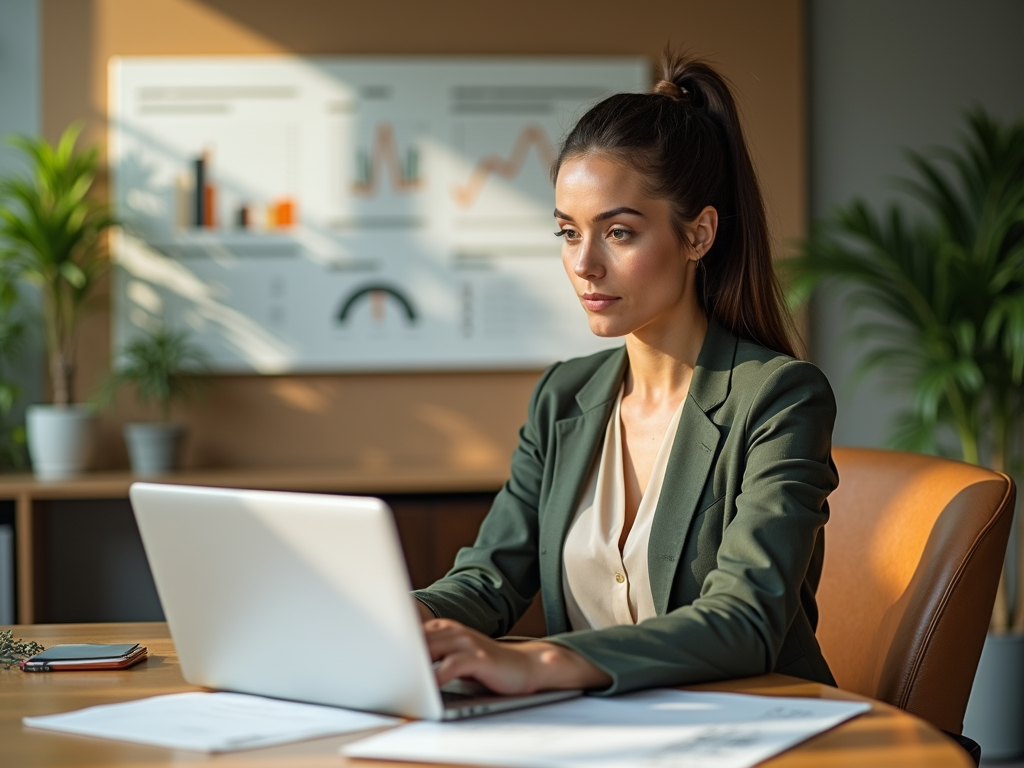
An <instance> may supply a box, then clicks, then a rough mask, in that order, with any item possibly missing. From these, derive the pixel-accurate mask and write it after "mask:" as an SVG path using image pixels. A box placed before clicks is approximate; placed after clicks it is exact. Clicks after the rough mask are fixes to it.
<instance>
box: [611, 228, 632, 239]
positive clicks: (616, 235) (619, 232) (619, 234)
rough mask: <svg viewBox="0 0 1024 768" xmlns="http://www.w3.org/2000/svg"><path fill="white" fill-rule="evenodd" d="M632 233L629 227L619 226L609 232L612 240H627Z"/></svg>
mask: <svg viewBox="0 0 1024 768" xmlns="http://www.w3.org/2000/svg"><path fill="white" fill-rule="evenodd" d="M631 234H633V233H632V232H630V231H629V230H628V229H620V228H618V227H616V228H615V229H613V230H612V231H611V232H609V233H608V235H609V237H611V238H612V240H625V239H626V238H628V237H629V236H630V235H631Z"/></svg>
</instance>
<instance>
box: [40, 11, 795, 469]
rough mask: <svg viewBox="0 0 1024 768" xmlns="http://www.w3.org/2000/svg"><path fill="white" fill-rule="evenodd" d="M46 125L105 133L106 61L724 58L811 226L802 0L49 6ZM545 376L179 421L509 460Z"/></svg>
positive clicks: (271, 451)
mask: <svg viewBox="0 0 1024 768" xmlns="http://www.w3.org/2000/svg"><path fill="white" fill-rule="evenodd" d="M42 40H43V125H44V131H45V133H46V134H47V135H48V136H50V137H51V138H52V137H55V136H56V135H58V134H59V132H60V131H61V130H62V129H63V128H64V127H65V126H66V125H67V124H68V123H69V122H71V121H72V120H75V119H84V120H85V122H86V133H85V135H86V137H87V138H88V139H90V140H92V141H95V142H100V143H102V142H104V141H105V109H106V64H107V60H108V58H109V57H110V56H114V55H142V54H272V53H300V54H321V55H323V54H384V55H393V54H447V55H452V54H456V55H457V54H467V55H469V54H472V55H486V54H504V55H508V54H524V55H529V54H544V55H552V54H554V55H558V54H566V55H574V54H590V55H600V54H633V55H635V54H641V55H647V56H650V57H652V58H654V57H656V56H657V55H658V54H659V53H660V51H661V50H662V49H663V47H664V46H665V44H666V43H667V42H669V41H671V42H672V43H673V44H675V45H678V46H682V47H687V48H691V49H693V50H694V51H695V52H697V53H700V54H702V55H706V56H708V57H710V58H711V59H712V61H714V62H715V63H716V64H717V65H718V66H719V67H720V69H721V70H722V71H723V72H724V73H725V74H726V75H727V76H728V77H729V78H730V79H731V80H732V82H733V84H734V85H735V87H736V91H737V95H738V98H739V101H740V105H741V109H742V112H743V116H744V118H745V121H746V129H747V135H748V137H749V139H750V143H751V145H752V149H753V153H754V156H755V162H756V163H757V164H758V167H759V170H760V173H761V178H762V181H763V183H764V187H765V190H766V192H767V195H768V198H769V210H770V214H771V217H772V225H773V231H774V235H775V237H776V240H777V241H778V242H780V243H781V244H783V245H784V244H785V243H787V242H788V241H790V240H791V239H792V238H794V237H798V236H800V235H801V234H802V233H803V232H804V229H805V225H806V221H805V210H806V178H805V176H806V159H805V155H806V152H805V147H806V127H805V60H804V15H803V3H802V2H800V0H773V2H770V3H766V2H763V1H762V0H717V1H716V2H707V1H706V0H704V1H702V2H694V1H693V0H662V1H660V2H658V1H654V0H633V2H629V3H622V2H614V3H613V2H606V1H605V0H571V1H565V2H560V3H552V2H550V1H548V2H542V1H539V0H516V2H503V3H499V2H480V1H479V0H475V1H473V2H470V1H468V0H435V1H434V2H430V3H426V2H423V1H422V0H388V1H387V2H379V3H369V2H352V1H350V0H287V2H284V1H282V0H277V1H272V0H44V2H43V13H42ZM109 328H110V317H109V310H108V302H107V298H106V296H101V297H99V298H98V300H97V302H96V311H95V312H94V313H93V314H92V315H91V317H90V318H89V320H88V321H87V323H86V324H85V327H84V328H83V335H82V339H81V345H80V346H81V351H80V375H79V379H78V386H77V389H78V391H77V395H78V397H79V398H84V397H87V396H88V395H89V394H91V392H92V391H93V390H94V388H95V386H96V383H97V381H98V380H99V378H100V377H101V376H102V375H103V374H104V373H105V371H106V370H107V368H108V365H109V355H110V333H109ZM536 377H537V372H536V371H516V372H507V373H458V374H455V373H431V374H387V375H383V374H382V375H364V374H361V375H345V376H342V375H332V376H327V375H324V376H287V377H257V376H230V377H228V376H225V377H218V378H216V379H215V380H214V382H213V384H212V386H211V387H210V388H209V389H208V392H207V394H206V397H205V398H204V399H203V400H202V401H201V402H199V403H197V404H195V405H193V406H191V407H190V408H188V409H187V410H182V412H181V413H180V414H179V417H180V418H181V419H182V420H183V421H186V422H187V423H188V424H189V426H190V429H191V437H190V442H189V446H188V450H187V452H186V457H185V459H186V463H187V464H188V465H190V466H218V467H229V466H250V467H260V466H332V465H339V464H348V465H351V464H355V465H366V466H374V467H387V466H395V467H401V466H403V465H410V464H417V465H424V464H426V465H431V464H445V465H448V466H454V467H460V466H462V467H475V468H478V467H489V466H494V467H501V466H504V465H505V463H506V462H507V460H508V456H509V454H510V453H511V450H512V448H513V446H514V445H515V439H516V430H517V429H518V426H519V424H520V422H521V421H522V419H523V416H524V414H525V404H526V400H527V398H528V396H529V393H530V390H531V387H532V384H533V382H534V381H535V379H536ZM119 406H120V407H119V408H118V409H117V410H116V412H108V413H107V414H106V415H105V416H104V418H103V423H102V429H101V455H102V464H103V465H104V466H107V467H114V466H123V465H124V462H125V458H124V449H123V447H122V444H121V439H120V435H119V431H120V424H121V422H123V421H124V420H127V419H132V418H139V417H140V416H142V414H140V412H139V411H138V410H137V408H136V407H135V405H134V404H133V403H132V402H131V400H130V398H123V399H122V401H121V402H120V403H119Z"/></svg>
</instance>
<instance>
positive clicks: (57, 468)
mask: <svg viewBox="0 0 1024 768" xmlns="http://www.w3.org/2000/svg"><path fill="white" fill-rule="evenodd" d="M95 421H96V415H95V414H94V413H93V410H92V407H91V406H88V405H66V406H57V405H30V406H29V407H28V408H27V409H25V426H26V431H27V432H28V455H29V458H30V459H31V460H32V469H33V471H34V472H35V475H36V477H38V478H39V479H40V480H63V479H65V478H68V477H74V476H75V475H78V474H80V473H82V472H84V471H85V470H86V469H87V468H88V466H89V459H90V458H91V456H92V444H93V427H94V424H95Z"/></svg>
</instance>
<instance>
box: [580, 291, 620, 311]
mask: <svg viewBox="0 0 1024 768" xmlns="http://www.w3.org/2000/svg"><path fill="white" fill-rule="evenodd" d="M618 300H619V297H618V296H609V295H608V294H605V293H584V294H583V306H584V307H586V308H587V309H589V310H590V311H591V312H600V311H601V310H602V309H607V308H608V307H610V306H611V305H612V304H614V303H615V302H616V301H618Z"/></svg>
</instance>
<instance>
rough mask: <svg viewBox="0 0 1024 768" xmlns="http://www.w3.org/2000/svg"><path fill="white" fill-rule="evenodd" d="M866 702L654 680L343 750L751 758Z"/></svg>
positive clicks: (579, 761)
mask: <svg viewBox="0 0 1024 768" xmlns="http://www.w3.org/2000/svg"><path fill="white" fill-rule="evenodd" d="M870 709H871V705H870V704H868V703H866V702H854V701H830V700H824V699H797V698H785V697H775V696H748V695H741V694H731V693H703V692H692V691H677V690H653V691H644V692H641V693H635V694H628V695H625V696H617V697H615V698H597V697H583V698H580V699H574V700H572V701H565V702H559V703H557V704H549V705H546V706H543V707H534V708H531V709H524V710H519V711H516V712H508V713H502V714H497V715H488V716H487V717H481V718H478V719H475V720H465V721H460V722H454V723H432V722H426V721H420V722H416V723H411V724H409V725H405V726H402V727H400V728H395V729H393V730H389V731H386V732H384V733H381V734H378V735H375V736H371V737H369V738H366V739H363V740H360V741H357V742H354V743H350V744H346V745H345V746H343V747H342V749H341V751H342V753H343V754H344V755H346V756H348V757H364V758H378V759H382V760H412V761H416V762H435V763H456V764H465V765H481V766H498V767H499V768H577V767H578V768H583V767H584V766H587V767H588V768H594V767H596V768H620V766H621V767H622V768H625V766H631V768H636V767H637V766H650V767H651V768H655V767H657V768H667V767H668V766H680V767H682V766H685V767H686V768H747V767H748V766H752V765H755V764H757V763H760V762H761V761H763V760H767V759H768V758H769V757H771V756H773V755H776V754H778V753H779V752H782V751H784V750H786V749H788V748H789V747H792V746H793V745H795V744H799V743H800V742H802V741H805V740H806V739H809V738H810V737H812V736H814V735H816V734H818V733H821V732H822V731H826V730H828V729H829V728H833V727H835V726H836V725H839V723H841V722H843V721H844V720H848V719H850V718H852V717H854V716H856V715H859V714H861V713H863V712H867V711H868V710H870Z"/></svg>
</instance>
